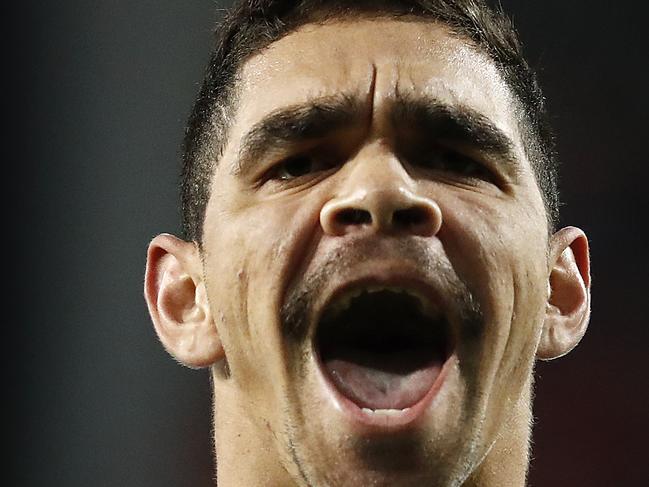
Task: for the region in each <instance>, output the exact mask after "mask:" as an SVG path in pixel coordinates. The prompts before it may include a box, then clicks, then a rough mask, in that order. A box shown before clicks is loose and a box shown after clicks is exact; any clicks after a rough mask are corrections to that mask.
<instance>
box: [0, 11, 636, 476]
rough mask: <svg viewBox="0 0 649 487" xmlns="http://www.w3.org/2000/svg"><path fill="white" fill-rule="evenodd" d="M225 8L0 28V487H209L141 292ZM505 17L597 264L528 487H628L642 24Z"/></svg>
mask: <svg viewBox="0 0 649 487" xmlns="http://www.w3.org/2000/svg"><path fill="white" fill-rule="evenodd" d="M224 3H225V2H223V3H221V2H215V1H213V0H193V1H188V2H181V1H170V0H155V1H154V0H142V1H125V0H122V1H119V0H113V1H109V0H97V1H90V2H89V1H81V0H67V1H60V2H38V1H31V2H23V3H22V4H20V5H19V4H18V3H16V5H14V6H13V7H11V8H10V9H9V11H8V12H5V15H6V16H5V24H7V25H6V29H5V35H7V34H8V36H7V37H8V39H7V40H6V41H5V49H4V51H5V53H6V54H5V56H4V63H5V73H6V74H5V84H6V85H7V86H6V87H5V90H4V91H5V97H4V105H5V107H6V110H4V113H5V127H6V130H5V131H4V132H5V139H6V142H5V144H4V149H5V150H4V154H5V158H6V159H5V165H4V172H5V181H6V182H7V184H6V186H5V195H6V196H7V198H8V202H7V203H6V208H7V211H6V212H5V214H6V216H7V217H8V222H7V226H6V230H5V236H6V238H5V241H8V242H9V244H10V246H9V250H8V251H5V253H4V257H5V259H4V260H5V262H6V265H5V268H6V269H8V272H7V273H6V274H5V277H7V276H8V277H9V279H6V280H5V289H6V290H5V293H4V294H5V295H6V296H7V297H8V299H9V301H8V303H9V306H8V307H7V309H9V310H10V313H9V314H8V316H7V317H6V320H5V322H6V329H7V330H8V333H7V334H6V335H5V340H4V343H3V345H4V347H3V349H4V350H3V351H4V353H3V354H2V356H3V359H4V361H5V371H6V375H7V381H8V382H7V384H8V387H7V390H8V391H9V399H10V401H9V402H10V405H11V406H12V407H11V409H10V414H9V415H8V416H7V417H8V419H9V429H8V431H9V438H10V440H11V441H10V442H9V446H10V448H11V451H12V452H13V454H12V456H11V464H10V476H9V478H10V482H9V483H7V484H5V485H12V486H14V485H15V486H26V487H27V486H29V487H31V486H37V485H53V486H66V487H77V486H79V487H81V486H90V485H92V486H97V487H100V486H126V487H130V486H153V485H156V486H169V487H172V486H173V487H177V486H208V485H210V481H211V477H212V475H213V472H212V470H213V469H212V464H211V443H210V437H211V425H210V391H209V381H208V374H207V372H206V371H190V370H188V369H184V368H182V367H180V366H179V365H177V364H176V363H175V362H174V361H173V360H172V359H171V358H170V357H169V356H167V355H166V353H165V352H164V351H163V349H162V347H161V345H160V344H159V343H158V341H157V338H156V336H155V334H154V332H153V328H152V326H151V324H150V322H149V320H148V316H147V312H146V308H145V305H144V300H143V299H142V281H143V272H144V263H145V251H146V246H147V243H148V241H149V240H150V238H151V237H153V236H154V235H155V234H156V233H159V232H162V231H169V232H177V231H178V227H179V225H178V211H177V201H178V198H177V192H176V182H177V173H178V152H179V145H180V141H181V136H182V130H183V124H184V121H185V118H186V116H187V114H188V112H189V109H190V106H191V103H192V99H193V96H194V94H195V92H196V90H197V88H198V84H199V82H200V79H201V75H202V71H203V66H204V63H205V62H206V60H207V55H208V51H209V48H210V39H211V30H212V25H213V22H214V20H215V19H216V18H217V11H216V9H217V8H220V7H222V6H223V4H224ZM503 3H504V5H505V7H506V9H507V10H508V11H509V12H511V13H512V14H513V16H514V19H515V21H516V23H517V25H518V27H519V30H520V31H521V34H522V38H523V41H524V43H525V45H526V50H527V53H528V57H529V58H530V59H531V61H532V63H533V64H534V65H536V66H539V68H540V77H541V81H542V84H543V86H544V88H545V91H546V95H547V97H548V99H549V106H550V109H551V112H552V113H553V115H554V118H555V125H556V127H557V130H558V134H559V151H560V154H561V158H562V160H563V161H564V166H563V169H562V178H563V179H562V190H563V201H564V203H565V206H564V207H563V223H564V224H573V225H577V226H580V227H581V228H583V229H584V230H585V231H586V232H587V234H588V235H589V237H590V241H591V251H592V262H593V314H592V320H591V325H590V329H589V331H588V333H587V335H586V337H585V338H584V340H583V342H582V344H581V345H580V346H579V347H578V348H577V349H576V350H575V351H574V352H573V353H571V354H570V355H568V356H566V357H564V358H562V359H560V360H558V361H555V362H549V363H542V364H540V365H539V367H538V374H537V375H538V378H537V390H536V408H535V413H536V418H537V420H536V424H535V431H534V460H533V463H532V468H531V485H532V486H533V487H552V486H559V487H561V486H571V487H581V486H584V487H586V486H587V487H612V486H613V487H616V486H636V485H645V480H646V478H645V477H646V475H644V470H645V469H646V466H645V465H643V463H642V462H643V461H644V459H645V457H646V455H647V449H646V448H647V447H646V437H647V434H648V433H649V419H648V416H649V400H648V399H649V394H648V392H647V391H648V388H649V383H648V380H647V379H648V375H649V374H648V371H649V366H648V365H647V362H646V360H647V358H646V353H645V349H646V346H647V340H648V339H649V331H648V326H647V325H648V320H647V318H646V315H645V309H646V299H647V298H645V297H644V295H645V293H646V290H647V285H646V275H647V270H648V266H647V258H646V252H647V251H646V248H645V247H646V240H645V226H646V224H647V219H646V211H647V205H646V203H645V201H644V200H645V198H644V197H643V196H642V195H644V194H646V193H645V191H644V186H645V185H646V182H647V176H648V175H649V174H648V173H649V171H648V170H647V152H648V149H647V145H648V142H649V140H648V139H649V137H648V135H647V129H648V126H647V114H648V113H649V104H648V103H647V87H648V86H649V79H648V76H647V73H646V65H647V59H648V56H647V48H648V47H649V46H648V45H647V42H646V37H645V36H646V30H647V27H646V25H645V19H646V17H647V13H648V12H647V7H646V6H645V5H646V4H645V3H644V2H640V1H637V2H633V3H631V2H625V3H624V4H623V5H621V4H618V3H613V2H604V1H585V0H581V1H574V2H567V1H560V0H545V1H542V2H540V1H535V2H532V1H527V2H516V1H513V0H509V1H503ZM5 443H6V444H7V442H5Z"/></svg>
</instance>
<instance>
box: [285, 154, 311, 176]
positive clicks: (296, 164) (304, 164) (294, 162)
mask: <svg viewBox="0 0 649 487" xmlns="http://www.w3.org/2000/svg"><path fill="white" fill-rule="evenodd" d="M284 169H285V171H286V174H287V175H289V176H291V177H297V176H304V175H305V174H307V173H309V172H310V171H311V160H310V159H309V158H308V157H295V158H293V159H290V160H288V161H286V164H285V168H284Z"/></svg>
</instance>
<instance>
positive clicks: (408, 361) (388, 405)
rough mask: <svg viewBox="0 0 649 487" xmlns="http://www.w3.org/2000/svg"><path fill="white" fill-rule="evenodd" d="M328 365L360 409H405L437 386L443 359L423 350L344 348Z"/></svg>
mask: <svg viewBox="0 0 649 487" xmlns="http://www.w3.org/2000/svg"><path fill="white" fill-rule="evenodd" d="M434 355H437V354H434ZM324 365H325V368H326V369H327V371H328V372H329V375H330V377H331V379H332V381H333V383H334V384H335V386H336V387H337V388H338V390H339V391H340V392H341V393H342V394H343V395H344V396H346V397H347V398H349V399H351V400H352V401H353V402H354V403H356V404H357V405H358V406H359V407H364V408H370V409H404V408H407V407H410V406H413V405H414V404H416V403H417V402H419V401H420V400H421V399H422V398H423V397H424V396H425V395H426V393H427V392H428V391H429V390H430V389H431V387H433V384H434V382H435V379H437V376H438V375H439V373H440V371H441V369H442V358H441V357H437V356H435V357H431V351H430V350H423V349H409V350H400V351H392V352H376V351H373V352H367V351H362V350H358V349H352V348H344V349H340V350H338V351H336V353H335V354H333V356H330V357H328V358H327V359H326V360H325V361H324Z"/></svg>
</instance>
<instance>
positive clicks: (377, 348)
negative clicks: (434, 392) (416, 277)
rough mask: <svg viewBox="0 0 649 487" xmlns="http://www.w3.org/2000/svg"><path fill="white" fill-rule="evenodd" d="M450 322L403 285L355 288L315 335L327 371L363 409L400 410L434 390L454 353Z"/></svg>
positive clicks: (327, 311) (334, 304) (338, 301)
mask: <svg viewBox="0 0 649 487" xmlns="http://www.w3.org/2000/svg"><path fill="white" fill-rule="evenodd" d="M449 337H450V333H449V326H448V321H447V319H446V317H445V316H444V314H443V313H442V311H441V310H440V309H439V308H438V307H436V306H435V305H433V304H432V303H430V302H429V301H427V300H426V299H425V298H423V297H421V296H420V295H417V294H416V293H414V292H410V291H409V290H406V289H399V288H388V289H386V288H363V289H356V290H353V291H350V292H347V293H344V294H343V295H341V296H339V297H338V298H336V299H334V300H333V301H332V302H331V303H330V304H329V305H328V306H327V307H326V309H325V310H324V312H323V315H322V318H321V319H320V322H319V323H318V329H317V332H316V337H315V347H316V352H317V354H318V356H319V359H320V363H321V364H322V368H323V370H324V372H325V374H327V375H328V378H329V380H330V381H331V383H332V384H333V385H334V387H336V388H337V389H338V391H339V392H340V393H341V394H342V395H344V396H345V397H347V398H348V399H350V400H351V401H352V402H354V403H355V404H356V405H357V406H358V407H360V408H365V409H370V410H401V409H405V408H408V407H410V406H412V405H414V404H416V403H417V402H419V401H420V400H421V399H422V398H423V397H424V396H425V395H426V393H427V392H428V391H429V390H430V389H431V388H432V386H433V384H434V383H435V380H436V379H437V377H438V376H439V374H440V372H441V370H442V367H443V365H444V363H445V362H446V360H447V359H448V357H449V356H450V353H451V350H450V349H451V342H450V338H449Z"/></svg>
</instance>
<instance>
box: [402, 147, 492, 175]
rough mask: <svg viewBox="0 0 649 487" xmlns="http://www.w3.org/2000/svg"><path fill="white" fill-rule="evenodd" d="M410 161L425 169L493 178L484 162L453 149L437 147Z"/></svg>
mask: <svg viewBox="0 0 649 487" xmlns="http://www.w3.org/2000/svg"><path fill="white" fill-rule="evenodd" d="M410 161H411V163H412V164H413V165H415V166H417V167H421V168H423V169H430V170H434V171H441V172H443V173H449V174H453V175H456V176H459V177H465V178H475V179H481V180H487V181H491V180H492V179H493V177H492V173H491V171H490V170H489V169H488V168H487V167H485V165H484V164H482V163H480V162H479V161H476V160H475V159H474V158H472V157H470V156H467V155H465V154H462V153H461V152H458V151H455V150H452V149H446V148H436V149H435V150H433V151H429V152H427V153H425V154H424V155H423V156H417V157H414V158H410Z"/></svg>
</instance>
